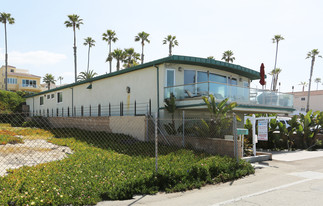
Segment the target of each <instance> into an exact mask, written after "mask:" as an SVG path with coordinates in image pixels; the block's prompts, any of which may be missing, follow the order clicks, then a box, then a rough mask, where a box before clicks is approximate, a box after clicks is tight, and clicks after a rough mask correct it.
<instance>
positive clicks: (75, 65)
mask: <svg viewBox="0 0 323 206" xmlns="http://www.w3.org/2000/svg"><path fill="white" fill-rule="evenodd" d="M73 32H74V47H73V49H74V67H75V82H77V64H76V33H75V25H73Z"/></svg>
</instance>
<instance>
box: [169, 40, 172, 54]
mask: <svg viewBox="0 0 323 206" xmlns="http://www.w3.org/2000/svg"><path fill="white" fill-rule="evenodd" d="M169 56H172V44H171V43H170V42H169Z"/></svg>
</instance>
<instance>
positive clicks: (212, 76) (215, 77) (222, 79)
mask: <svg viewBox="0 0 323 206" xmlns="http://www.w3.org/2000/svg"><path fill="white" fill-rule="evenodd" d="M210 82H218V83H223V84H226V83H227V78H226V77H225V76H221V75H217V74H212V73H210Z"/></svg>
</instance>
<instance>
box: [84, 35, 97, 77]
mask: <svg viewBox="0 0 323 206" xmlns="http://www.w3.org/2000/svg"><path fill="white" fill-rule="evenodd" d="M84 40H85V42H84V45H85V46H87V45H89V50H88V54H87V70H86V71H87V72H88V71H89V66H90V49H91V47H92V46H95V44H94V43H95V40H94V39H92V38H91V37H88V38H85V39H84Z"/></svg>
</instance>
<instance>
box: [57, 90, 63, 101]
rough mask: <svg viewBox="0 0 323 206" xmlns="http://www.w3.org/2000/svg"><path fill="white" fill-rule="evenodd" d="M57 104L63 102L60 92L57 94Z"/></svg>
mask: <svg viewBox="0 0 323 206" xmlns="http://www.w3.org/2000/svg"><path fill="white" fill-rule="evenodd" d="M57 102H58V103H60V102H63V93H62V92H57Z"/></svg>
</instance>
